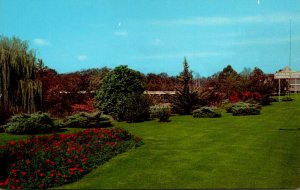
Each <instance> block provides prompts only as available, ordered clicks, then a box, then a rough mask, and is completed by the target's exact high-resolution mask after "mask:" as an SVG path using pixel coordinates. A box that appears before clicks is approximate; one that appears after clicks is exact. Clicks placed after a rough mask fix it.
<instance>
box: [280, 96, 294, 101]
mask: <svg viewBox="0 0 300 190" xmlns="http://www.w3.org/2000/svg"><path fill="white" fill-rule="evenodd" d="M293 100H294V99H293V98H291V97H288V96H286V97H283V98H281V101H284V102H290V101H293Z"/></svg>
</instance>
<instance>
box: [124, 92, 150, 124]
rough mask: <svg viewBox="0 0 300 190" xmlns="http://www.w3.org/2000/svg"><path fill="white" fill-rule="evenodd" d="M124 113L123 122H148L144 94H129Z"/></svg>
mask: <svg viewBox="0 0 300 190" xmlns="http://www.w3.org/2000/svg"><path fill="white" fill-rule="evenodd" d="M125 104H126V107H127V109H126V111H125V114H124V120H125V121H127V122H129V123H131V122H143V121H146V120H149V117H150V110H149V105H150V103H149V100H148V98H147V97H146V96H145V95H144V94H136V93H134V94H131V95H129V96H128V97H127V101H126V102H125Z"/></svg>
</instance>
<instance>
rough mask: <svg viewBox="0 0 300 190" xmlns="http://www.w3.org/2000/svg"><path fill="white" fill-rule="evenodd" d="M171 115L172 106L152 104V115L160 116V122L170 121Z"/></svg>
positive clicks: (153, 116)
mask: <svg viewBox="0 0 300 190" xmlns="http://www.w3.org/2000/svg"><path fill="white" fill-rule="evenodd" d="M170 115H171V108H170V107H169V106H159V105H157V106H151V107H150V117H151V118H152V119H154V118H158V119H159V122H169V121H170V120H169V118H170Z"/></svg>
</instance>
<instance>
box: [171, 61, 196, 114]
mask: <svg viewBox="0 0 300 190" xmlns="http://www.w3.org/2000/svg"><path fill="white" fill-rule="evenodd" d="M192 78H193V76H192V73H191V71H190V70H189V65H188V62H187V60H186V58H184V61H183V71H182V72H181V73H180V76H179V81H180V87H179V88H177V91H176V94H175V95H174V96H173V98H172V99H171V102H172V110H173V111H174V112H175V113H178V114H181V115H187V114H191V111H192V109H193V107H194V106H195V105H196V104H197V103H198V97H197V93H196V92H191V90H190V85H191V82H192Z"/></svg>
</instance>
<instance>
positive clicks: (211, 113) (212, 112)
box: [192, 107, 221, 118]
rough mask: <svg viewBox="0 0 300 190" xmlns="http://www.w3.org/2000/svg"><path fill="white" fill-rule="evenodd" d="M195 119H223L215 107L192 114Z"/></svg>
mask: <svg viewBox="0 0 300 190" xmlns="http://www.w3.org/2000/svg"><path fill="white" fill-rule="evenodd" d="M192 114H193V117H195V118H215V117H221V113H220V112H219V111H218V110H217V109H216V108H213V107H202V108H200V109H196V110H194V111H193V112H192Z"/></svg>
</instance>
